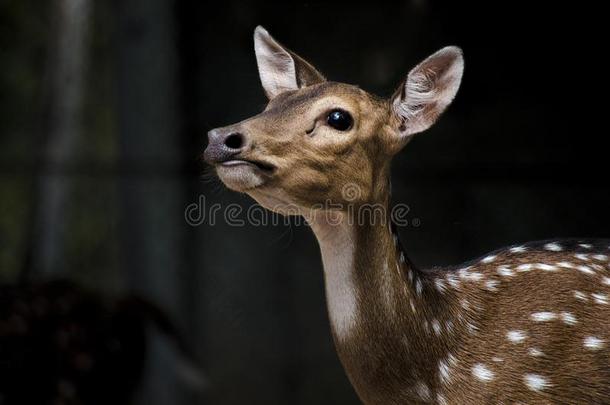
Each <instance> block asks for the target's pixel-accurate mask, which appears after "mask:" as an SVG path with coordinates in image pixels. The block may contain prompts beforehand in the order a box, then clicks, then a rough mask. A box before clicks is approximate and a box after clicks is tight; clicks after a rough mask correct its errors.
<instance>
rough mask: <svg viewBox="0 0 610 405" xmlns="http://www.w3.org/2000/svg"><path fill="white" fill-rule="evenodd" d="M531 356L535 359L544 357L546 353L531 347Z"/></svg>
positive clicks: (529, 351)
mask: <svg viewBox="0 0 610 405" xmlns="http://www.w3.org/2000/svg"><path fill="white" fill-rule="evenodd" d="M527 352H528V353H529V355H530V356H533V357H540V356H544V353H542V351H540V349H537V348H535V347H531V348H530V349H529V350H528V351H527Z"/></svg>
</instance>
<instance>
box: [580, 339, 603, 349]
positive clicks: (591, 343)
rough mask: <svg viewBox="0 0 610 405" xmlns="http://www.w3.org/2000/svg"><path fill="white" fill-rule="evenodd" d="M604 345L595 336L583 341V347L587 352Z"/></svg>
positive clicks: (601, 340)
mask: <svg viewBox="0 0 610 405" xmlns="http://www.w3.org/2000/svg"><path fill="white" fill-rule="evenodd" d="M604 343H605V341H604V340H603V339H600V338H597V337H595V336H587V337H586V338H585V339H584V341H583V345H584V346H585V347H586V348H587V349H589V350H599V349H601V348H602V347H604Z"/></svg>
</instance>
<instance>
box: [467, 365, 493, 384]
mask: <svg viewBox="0 0 610 405" xmlns="http://www.w3.org/2000/svg"><path fill="white" fill-rule="evenodd" d="M472 375H473V376H474V377H475V378H476V379H478V380H479V381H483V382H488V381H491V380H493V379H494V373H493V371H491V370H490V369H488V368H487V367H486V366H485V365H484V364H481V363H477V364H475V365H474V366H473V367H472Z"/></svg>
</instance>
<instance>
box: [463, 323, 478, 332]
mask: <svg viewBox="0 0 610 405" xmlns="http://www.w3.org/2000/svg"><path fill="white" fill-rule="evenodd" d="M466 329H468V333H470V334H471V335H474V334H476V333H477V331H478V330H479V327H478V326H476V325H474V324H472V323H470V322H468V323H466Z"/></svg>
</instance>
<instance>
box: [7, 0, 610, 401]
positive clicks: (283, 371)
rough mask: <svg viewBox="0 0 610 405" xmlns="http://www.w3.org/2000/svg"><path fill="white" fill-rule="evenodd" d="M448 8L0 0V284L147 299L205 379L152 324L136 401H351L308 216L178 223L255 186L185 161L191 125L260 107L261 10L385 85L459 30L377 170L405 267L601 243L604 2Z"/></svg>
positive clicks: (277, 26) (191, 155) (343, 66)
mask: <svg viewBox="0 0 610 405" xmlns="http://www.w3.org/2000/svg"><path fill="white" fill-rule="evenodd" d="M462 3H463V2H447V3H441V2H432V1H429V0H413V1H404V2H400V3H394V4H389V3H382V2H374V3H369V4H365V5H359V4H355V3H351V2H350V3H348V2H345V3H336V2H321V3H316V2H306V3H295V4H291V3H288V2H285V3H277V4H272V3H265V4H262V3H261V4H257V3H254V2H252V3H249V2H230V1H222V2H216V3H215V4H211V3H209V2H204V1H194V0H193V1H169V0H121V1H113V2H94V1H93V0H53V1H48V2H38V1H34V0H2V1H0V97H1V98H0V131H1V132H0V281H2V282H4V283H7V284H10V285H22V284H18V283H24V282H25V283H32V282H37V281H39V280H48V279H56V278H68V279H70V280H74V281H75V282H76V283H77V285H79V286H83V288H86V289H88V290H89V291H93V292H95V293H97V294H99V295H100V296H102V297H106V298H105V299H110V298H108V297H111V298H112V297H121V296H124V295H125V294H127V293H128V292H135V293H136V294H138V295H140V296H142V297H145V298H147V299H149V300H150V301H152V302H153V303H154V304H156V305H158V306H159V307H160V308H161V309H162V310H163V311H164V312H165V313H166V314H167V315H168V317H169V318H171V320H172V321H173V322H174V323H175V325H176V326H177V329H178V330H179V331H180V332H179V333H180V334H181V335H182V336H183V337H184V339H185V341H186V345H187V346H188V347H189V357H190V360H192V361H193V362H194V364H196V365H197V366H198V367H199V368H200V369H201V370H202V373H203V375H204V379H205V381H204V382H202V381H201V378H200V376H199V375H198V374H197V373H193V372H192V370H191V372H190V373H189V372H185V370H184V367H182V366H181V365H180V364H181V360H176V356H175V355H169V354H168V353H169V352H171V351H168V349H167V346H168V345H169V346H171V344H169V343H167V342H166V341H164V340H162V339H161V340H159V339H157V340H155V339H154V338H149V342H148V344H147V355H146V361H145V363H144V365H143V367H144V368H143V370H144V371H143V374H142V376H141V383H140V385H139V387H138V389H137V392H136V394H135V396H134V398H133V403H142V404H144V403H146V404H168V403H175V404H195V403H210V404H240V403H251V404H275V403H277V404H311V403H319V404H322V403H323V404H340V403H357V399H356V397H355V395H354V393H353V391H352V389H351V387H350V386H349V383H348V381H347V379H346V377H345V376H344V373H343V371H342V368H341V366H340V364H339V362H338V359H337V357H336V355H335V353H334V348H333V346H332V341H331V338H330V332H329V326H328V320H327V317H326V312H325V303H324V293H323V282H322V269H321V263H320V257H319V253H318V247H317V244H316V241H315V239H314V237H313V235H312V234H311V232H310V230H309V229H307V228H306V227H305V226H300V225H298V224H296V223H292V224H288V225H267V226H252V225H246V226H229V225H228V224H227V223H226V222H224V221H222V220H221V219H219V220H217V221H216V223H215V224H214V225H211V224H210V223H209V221H207V220H204V221H203V223H202V224H200V225H199V226H191V225H189V224H187V222H186V221H185V218H184V210H185V208H186V207H187V206H188V204H191V203H195V202H197V201H198V200H199V198H200V196H205V199H206V200H205V204H206V207H210V206H212V205H213V204H222V207H226V206H227V205H228V204H231V203H237V204H239V205H241V206H243V207H244V208H245V207H248V206H250V205H251V204H253V202H252V201H251V200H249V199H248V198H246V197H244V196H240V195H238V194H235V193H232V192H229V191H227V190H225V189H224V188H223V187H222V186H221V185H220V184H219V182H218V181H217V180H214V179H213V178H212V177H211V176H206V175H203V176H202V174H203V173H204V171H205V167H204V165H203V164H202V163H201V160H200V154H201V153H202V151H203V149H204V147H205V142H206V141H205V134H206V132H207V131H208V130H210V129H212V128H214V127H217V126H224V125H227V124H230V123H234V122H237V121H239V120H242V119H244V118H246V117H249V116H251V115H253V114H256V113H257V112H259V111H260V110H261V109H262V108H263V107H264V105H265V103H266V99H265V97H264V94H263V91H262V89H261V88H260V83H259V79H258V73H257V70H256V63H255V58H254V53H253V44H252V33H253V30H254V27H255V26H256V25H258V24H261V25H263V26H265V27H266V28H267V29H268V30H269V31H270V33H271V34H272V35H273V36H274V37H275V38H277V39H278V40H279V41H281V42H282V43H283V44H285V45H286V46H288V47H290V48H291V49H293V50H295V51H296V52H297V53H299V54H300V55H302V56H303V57H305V58H306V59H308V60H309V61H311V62H312V63H313V64H314V65H315V66H316V67H318V68H319V70H320V71H322V72H323V73H324V74H325V75H326V76H327V77H328V78H329V79H331V80H336V81H344V82H348V83H357V84H359V85H360V86H361V87H363V88H364V89H366V90H368V91H371V92H373V93H376V94H379V95H384V96H388V95H390V94H391V93H392V92H393V90H394V88H395V86H396V85H397V84H398V83H399V82H400V81H401V80H402V79H403V78H404V76H405V75H406V74H407V72H408V71H409V69H410V68H411V67H413V66H414V65H415V64H416V63H417V62H418V61H419V60H421V59H423V58H425V57H426V56H428V55H429V54H431V53H433V52H434V51H436V50H437V49H439V48H441V47H442V46H445V45H459V46H461V47H462V48H463V50H464V54H465V60H466V67H465V75H464V80H463V81H462V87H461V90H460V92H459V93H458V96H457V98H456V100H455V101H454V103H453V105H452V106H451V107H450V108H449V109H448V111H447V113H446V114H445V115H444V116H443V117H442V119H441V120H440V121H439V122H438V124H437V125H436V126H434V127H433V128H432V129H430V130H429V131H427V132H426V133H424V134H421V135H419V136H417V139H416V140H414V141H413V142H412V143H411V144H409V146H408V147H407V148H406V149H405V150H404V151H403V152H402V153H401V154H399V155H398V156H397V157H396V159H395V163H394V167H393V185H394V194H393V198H394V201H395V202H402V203H406V204H408V205H409V207H410V210H411V211H410V213H409V218H410V219H411V224H412V225H410V226H407V227H403V228H402V229H400V234H401V237H402V239H403V244H404V245H405V246H406V249H407V251H408V252H409V255H410V257H411V259H412V260H413V261H414V262H415V264H416V265H419V266H421V267H427V266H432V265H446V264H452V263H459V262H461V261H464V260H467V259H470V258H473V257H475V256H478V255H482V254H484V253H485V252H487V251H489V250H492V249H496V248H499V247H501V246H503V245H508V244H513V243H519V242H523V241H528V240H535V239H545V238H553V237H571V236H575V237H578V236H588V237H608V236H609V229H610V214H609V211H608V207H609V206H610V184H609V182H608V175H609V170H608V159H609V154H608V148H607V147H606V145H607V137H608V130H607V128H606V125H607V117H608V112H607V108H608V102H607V94H608V86H607V81H608V73H607V72H608V63H607V56H608V55H607V54H608V49H607V48H608V47H607V28H606V26H607V22H605V21H603V20H602V17H603V15H604V11H602V10H601V9H595V8H593V7H592V6H590V5H588V4H587V3H586V2H580V3H569V6H568V5H566V6H562V5H559V3H557V2H553V3H550V4H549V5H545V4H538V3H537V4H538V5H536V6H533V5H532V2H503V3H499V2H486V3H484V5H481V4H478V5H477V4H474V3H470V4H471V5H464V4H462ZM74 7H76V8H74ZM70 10H72V11H70ZM415 225H417V226H415ZM106 389H108V390H112V389H113V387H112V386H109V387H107V388H106ZM1 398H2V393H0V403H1V402H2V401H1Z"/></svg>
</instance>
